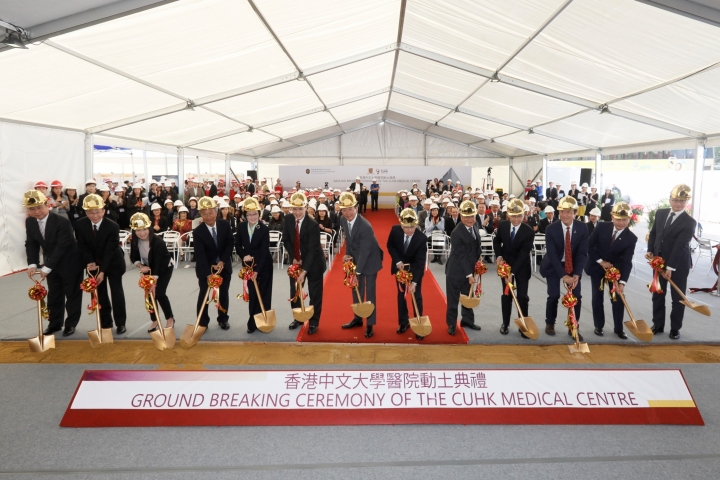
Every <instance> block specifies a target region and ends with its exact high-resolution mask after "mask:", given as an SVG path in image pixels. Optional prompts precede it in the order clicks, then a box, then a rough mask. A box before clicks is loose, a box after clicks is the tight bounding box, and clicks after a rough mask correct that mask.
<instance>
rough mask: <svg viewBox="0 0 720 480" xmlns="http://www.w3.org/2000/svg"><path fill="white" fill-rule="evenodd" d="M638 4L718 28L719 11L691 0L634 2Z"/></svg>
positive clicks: (646, 0)
mask: <svg viewBox="0 0 720 480" xmlns="http://www.w3.org/2000/svg"><path fill="white" fill-rule="evenodd" d="M636 1H638V2H640V3H644V4H646V5H650V6H653V7H657V8H660V9H662V10H665V11H668V12H672V13H675V14H677V15H682V16H684V17H688V18H692V19H693V20H697V21H700V22H703V23H707V24H710V25H714V26H716V27H720V9H716V8H712V7H709V6H707V5H701V4H700V3H698V2H694V1H692V0H636Z"/></svg>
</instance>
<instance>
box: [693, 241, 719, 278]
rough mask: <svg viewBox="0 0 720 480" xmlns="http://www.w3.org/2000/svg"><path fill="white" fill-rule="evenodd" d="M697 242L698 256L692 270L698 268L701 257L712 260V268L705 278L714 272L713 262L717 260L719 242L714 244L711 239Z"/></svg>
mask: <svg viewBox="0 0 720 480" xmlns="http://www.w3.org/2000/svg"><path fill="white" fill-rule="evenodd" d="M697 242H698V245H697V246H698V248H697V251H698V255H697V258H696V259H695V262H693V266H692V269H693V270H695V267H696V266H697V264H698V261H699V260H700V257H707V258H709V259H710V268H709V269H708V273H706V274H705V276H707V275H708V274H710V272H711V271H712V262H713V259H714V258H715V246H716V245H717V242H713V241H712V240H710V239H709V238H698V239H697Z"/></svg>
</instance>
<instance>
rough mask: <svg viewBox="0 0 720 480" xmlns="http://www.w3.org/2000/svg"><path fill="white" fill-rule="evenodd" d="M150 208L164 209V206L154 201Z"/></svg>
mask: <svg viewBox="0 0 720 480" xmlns="http://www.w3.org/2000/svg"><path fill="white" fill-rule="evenodd" d="M150 210H162V207H161V206H160V204H158V203H153V204H152V205H150Z"/></svg>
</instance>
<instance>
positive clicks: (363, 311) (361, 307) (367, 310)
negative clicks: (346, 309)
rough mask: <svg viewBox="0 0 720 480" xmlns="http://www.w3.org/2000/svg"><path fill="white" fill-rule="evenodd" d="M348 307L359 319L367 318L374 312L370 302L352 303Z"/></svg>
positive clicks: (373, 306)
mask: <svg viewBox="0 0 720 480" xmlns="http://www.w3.org/2000/svg"><path fill="white" fill-rule="evenodd" d="M350 307H351V308H352V311H353V313H354V314H355V315H357V316H358V317H360V318H368V317H369V316H370V315H372V313H373V312H374V311H375V305H373V304H372V302H363V303H353V304H352V305H350Z"/></svg>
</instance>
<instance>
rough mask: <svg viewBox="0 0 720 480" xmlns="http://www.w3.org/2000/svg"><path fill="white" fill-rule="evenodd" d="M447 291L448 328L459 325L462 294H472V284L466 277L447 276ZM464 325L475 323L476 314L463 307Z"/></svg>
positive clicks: (462, 320) (446, 319) (462, 317)
mask: <svg viewBox="0 0 720 480" xmlns="http://www.w3.org/2000/svg"><path fill="white" fill-rule="evenodd" d="M445 291H446V292H447V313H446V315H445V321H446V322H447V325H448V327H452V326H453V325H457V313H458V302H460V294H461V293H462V294H464V295H468V294H469V293H470V284H469V283H468V279H467V278H465V277H453V276H451V275H447V276H446V277H445ZM460 321H461V322H462V323H470V324H474V323H475V312H473V310H472V309H471V308H465V307H463V306H461V318H460Z"/></svg>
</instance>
